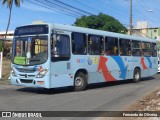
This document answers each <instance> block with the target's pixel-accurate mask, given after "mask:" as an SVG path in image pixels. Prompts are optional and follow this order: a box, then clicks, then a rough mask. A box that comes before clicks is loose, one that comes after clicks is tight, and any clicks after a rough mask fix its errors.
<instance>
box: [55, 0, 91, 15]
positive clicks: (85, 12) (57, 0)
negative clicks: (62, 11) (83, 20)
mask: <svg viewBox="0 0 160 120" xmlns="http://www.w3.org/2000/svg"><path fill="white" fill-rule="evenodd" d="M54 1H56V2H58V3H60V4H62V5H65V6H67V7H70V8H72V9H75V10H78V11H80V12H82V13H84V14H88V15H92V13H89V12H87V11H84V10H82V9H79V8H76V7H74V6H71V5H69V4H66V3H64V2H61V1H59V0H54Z"/></svg>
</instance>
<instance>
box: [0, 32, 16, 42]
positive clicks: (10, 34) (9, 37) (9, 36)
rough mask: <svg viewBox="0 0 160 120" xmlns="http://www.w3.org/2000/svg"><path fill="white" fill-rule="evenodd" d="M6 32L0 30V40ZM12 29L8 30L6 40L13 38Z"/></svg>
mask: <svg viewBox="0 0 160 120" xmlns="http://www.w3.org/2000/svg"><path fill="white" fill-rule="evenodd" d="M5 34H6V32H0V40H2V39H4V38H5ZM13 35H14V31H8V33H7V38H6V40H13Z"/></svg>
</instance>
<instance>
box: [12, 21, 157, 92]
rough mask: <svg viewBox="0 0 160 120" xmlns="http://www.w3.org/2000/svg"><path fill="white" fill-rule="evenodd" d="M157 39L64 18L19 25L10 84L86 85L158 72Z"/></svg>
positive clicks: (42, 85) (29, 85)
mask: <svg viewBox="0 0 160 120" xmlns="http://www.w3.org/2000/svg"><path fill="white" fill-rule="evenodd" d="M157 63H158V60H157V48H156V41H155V40H153V39H148V38H142V37H137V36H130V35H125V34H119V33H113V32H107V31H100V30H94V29H88V28H82V27H75V26H69V25H61V24H47V23H46V24H36V25H26V26H20V27H17V28H16V29H15V33H14V39H13V46H12V56H11V67H12V72H11V74H10V78H11V84H13V85H21V86H27V87H42V88H48V89H49V88H58V87H64V86H73V87H74V89H75V90H77V91H80V90H84V89H85V88H86V86H87V85H88V84H91V83H100V82H108V81H118V80H126V79H133V81H134V82H138V81H139V80H140V79H141V78H142V77H147V76H151V75H154V74H156V73H157V66H158V65H157Z"/></svg>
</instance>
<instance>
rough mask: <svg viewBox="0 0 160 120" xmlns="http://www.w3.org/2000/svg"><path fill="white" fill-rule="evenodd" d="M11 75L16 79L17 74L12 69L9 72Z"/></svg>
mask: <svg viewBox="0 0 160 120" xmlns="http://www.w3.org/2000/svg"><path fill="white" fill-rule="evenodd" d="M11 75H12V76H14V77H17V74H16V73H15V71H14V70H13V69H12V70H11Z"/></svg>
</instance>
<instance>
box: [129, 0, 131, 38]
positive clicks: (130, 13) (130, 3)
mask: <svg viewBox="0 0 160 120" xmlns="http://www.w3.org/2000/svg"><path fill="white" fill-rule="evenodd" d="M129 32H130V35H132V0H130V30H129Z"/></svg>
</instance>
